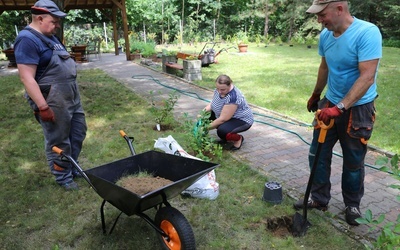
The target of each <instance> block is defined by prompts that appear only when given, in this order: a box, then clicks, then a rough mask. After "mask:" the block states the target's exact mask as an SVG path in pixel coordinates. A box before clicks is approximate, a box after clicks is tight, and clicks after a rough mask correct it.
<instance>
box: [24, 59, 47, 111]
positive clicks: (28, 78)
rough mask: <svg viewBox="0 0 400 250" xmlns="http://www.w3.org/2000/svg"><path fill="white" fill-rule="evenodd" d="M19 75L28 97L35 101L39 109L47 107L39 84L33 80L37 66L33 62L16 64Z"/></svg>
mask: <svg viewBox="0 0 400 250" xmlns="http://www.w3.org/2000/svg"><path fill="white" fill-rule="evenodd" d="M17 66H18V71H19V77H20V79H21V82H22V83H23V84H24V86H25V90H26V92H27V93H28V95H29V97H30V98H31V99H32V100H33V101H34V102H35V104H36V105H37V106H38V108H39V109H43V108H45V107H47V102H46V100H45V99H44V97H43V95H42V92H41V91H40V88H39V85H38V83H37V82H36V80H35V73H36V69H37V66H36V65H33V64H18V65H17Z"/></svg>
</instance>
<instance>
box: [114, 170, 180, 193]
mask: <svg viewBox="0 0 400 250" xmlns="http://www.w3.org/2000/svg"><path fill="white" fill-rule="evenodd" d="M171 183H173V181H171V180H168V179H165V178H162V177H159V176H155V177H154V176H135V175H131V176H126V177H122V178H121V179H120V180H118V181H117V185H119V186H121V187H123V188H125V189H127V190H129V191H131V192H132V193H135V194H137V195H144V194H147V193H150V192H151V191H154V190H157V189H160V188H162V187H164V186H166V185H169V184H171Z"/></svg>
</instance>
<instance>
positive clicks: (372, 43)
mask: <svg viewBox="0 0 400 250" xmlns="http://www.w3.org/2000/svg"><path fill="white" fill-rule="evenodd" d="M359 39H360V43H359V49H358V52H359V53H358V61H359V62H363V61H369V60H373V59H379V58H382V36H381V33H380V32H379V29H378V27H376V26H371V27H369V28H367V29H366V30H365V32H364V33H363V35H362V36H360V37H359Z"/></svg>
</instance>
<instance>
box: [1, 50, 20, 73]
mask: <svg viewBox="0 0 400 250" xmlns="http://www.w3.org/2000/svg"><path fill="white" fill-rule="evenodd" d="M3 53H4V54H6V57H7V60H8V61H9V63H8V67H9V68H15V67H17V62H16V61H15V55H14V49H6V50H3Z"/></svg>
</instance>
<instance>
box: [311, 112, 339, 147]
mask: <svg viewBox="0 0 400 250" xmlns="http://www.w3.org/2000/svg"><path fill="white" fill-rule="evenodd" d="M319 113H321V110H320V109H318V110H317V113H315V119H317V122H318V125H319V127H320V128H321V131H320V132H319V137H318V142H319V143H324V142H325V138H326V132H327V131H328V129H330V128H332V127H333V124H334V123H335V120H334V119H331V120H330V121H329V124H328V125H326V124H325V123H324V122H323V121H321V120H319V119H318V115H319Z"/></svg>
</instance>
